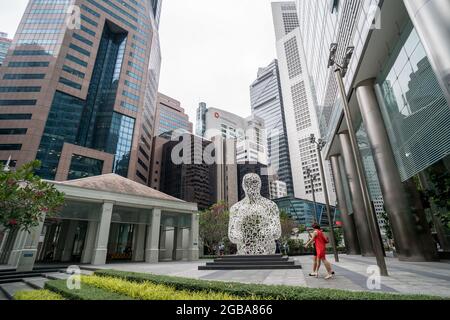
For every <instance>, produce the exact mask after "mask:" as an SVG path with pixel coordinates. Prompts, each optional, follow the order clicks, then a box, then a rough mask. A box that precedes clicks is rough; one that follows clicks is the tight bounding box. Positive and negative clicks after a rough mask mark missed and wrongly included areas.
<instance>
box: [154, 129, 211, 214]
mask: <svg viewBox="0 0 450 320" xmlns="http://www.w3.org/2000/svg"><path fill="white" fill-rule="evenodd" d="M210 145H212V142H211V141H209V140H206V139H203V138H202V137H199V136H195V135H192V134H189V133H185V134H182V135H181V136H179V138H177V139H175V138H171V139H170V140H166V142H165V143H164V144H163V146H162V150H161V151H162V156H161V159H162V161H161V166H160V168H161V169H160V172H161V174H160V190H161V191H162V192H164V193H167V194H169V195H171V196H174V197H176V198H178V199H183V200H185V201H188V202H193V203H197V204H198V208H199V210H205V209H208V208H210V207H211V206H212V205H213V204H214V203H216V201H215V200H216V194H215V192H216V191H215V188H214V186H215V185H216V183H215V178H216V165H215V164H209V163H206V162H205V160H204V159H203V154H204V152H205V149H207V148H208V146H210ZM181 148H182V149H181ZM181 150H182V151H181ZM174 154H175V155H181V154H182V155H181V157H182V161H177V160H174V159H173V156H174ZM180 160H181V159H180ZM155 168H156V167H155ZM155 170H156V169H155Z"/></svg>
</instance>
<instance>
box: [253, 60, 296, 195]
mask: <svg viewBox="0 0 450 320" xmlns="http://www.w3.org/2000/svg"><path fill="white" fill-rule="evenodd" d="M250 97H251V104H252V114H253V115H255V116H257V117H260V118H262V119H263V120H264V124H265V129H266V141H267V144H266V148H267V157H268V165H269V166H270V167H271V168H272V170H273V171H274V174H275V175H276V176H277V177H278V180H280V181H283V182H284V183H285V184H286V187H287V193H288V194H289V195H293V194H294V186H293V181H292V171H291V161H290V159H289V144H288V138H287V134H286V120H285V116H284V107H283V95H282V92H281V82H280V73H279V69H278V61H277V60H274V61H272V62H271V63H270V64H269V65H268V66H267V67H266V68H261V69H259V71H258V77H257V79H256V80H255V81H254V82H253V83H252V85H251V86H250Z"/></svg>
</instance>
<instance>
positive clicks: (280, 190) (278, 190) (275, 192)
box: [270, 180, 288, 199]
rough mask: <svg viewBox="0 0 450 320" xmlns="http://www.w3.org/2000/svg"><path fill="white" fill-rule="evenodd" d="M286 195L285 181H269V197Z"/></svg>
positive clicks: (277, 197) (275, 197)
mask: <svg viewBox="0 0 450 320" xmlns="http://www.w3.org/2000/svg"><path fill="white" fill-rule="evenodd" d="M287 196H288V193H287V185H286V182H283V181H280V180H274V181H270V199H279V198H284V197H287Z"/></svg>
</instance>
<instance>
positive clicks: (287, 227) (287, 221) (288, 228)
mask: <svg viewBox="0 0 450 320" xmlns="http://www.w3.org/2000/svg"><path fill="white" fill-rule="evenodd" d="M280 223H281V239H282V240H283V242H285V241H287V240H288V239H289V238H290V237H291V235H292V230H293V229H295V228H297V227H298V224H297V222H295V220H294V219H292V218H291V217H290V216H289V214H287V212H286V211H284V210H281V211H280Z"/></svg>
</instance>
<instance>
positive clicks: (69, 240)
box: [61, 220, 78, 262]
mask: <svg viewBox="0 0 450 320" xmlns="http://www.w3.org/2000/svg"><path fill="white" fill-rule="evenodd" d="M69 223H70V224H69V229H68V231H67V234H66V235H65V241H64V249H63V252H62V256H61V261H62V262H68V261H71V260H72V252H73V244H74V243H73V241H74V240H75V235H76V233H77V228H78V221H75V220H70V221H69Z"/></svg>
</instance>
